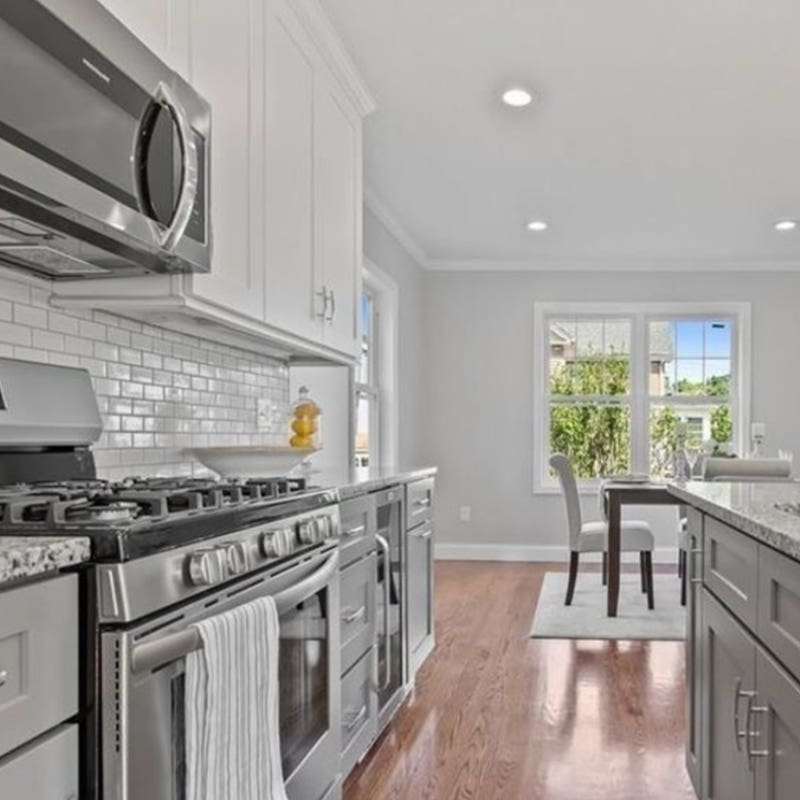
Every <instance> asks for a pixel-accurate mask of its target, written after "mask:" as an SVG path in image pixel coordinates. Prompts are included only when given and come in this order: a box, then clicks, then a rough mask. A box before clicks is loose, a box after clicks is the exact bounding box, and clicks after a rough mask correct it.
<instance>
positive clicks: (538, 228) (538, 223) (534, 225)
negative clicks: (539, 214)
mask: <svg viewBox="0 0 800 800" xmlns="http://www.w3.org/2000/svg"><path fill="white" fill-rule="evenodd" d="M527 227H528V230H529V231H535V232H536V233H541V232H542V231H546V230H547V223H546V222H545V221H544V220H543V219H532V220H531V221H530V222H529V223H528V226H527Z"/></svg>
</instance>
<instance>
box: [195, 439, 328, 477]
mask: <svg viewBox="0 0 800 800" xmlns="http://www.w3.org/2000/svg"><path fill="white" fill-rule="evenodd" d="M185 452H186V453H187V454H188V455H191V456H192V457H193V458H196V459H197V460H198V461H199V462H200V463H201V464H202V465H203V466H204V467H208V469H210V470H213V471H214V472H216V473H217V475H219V476H220V477H221V478H283V477H285V476H286V475H288V474H289V472H290V471H291V470H292V469H294V467H296V466H297V465H298V464H300V462H301V461H303V460H305V459H306V458H308V457H309V456H310V455H312V453H316V452H317V451H316V449H313V448H310V449H307V450H306V449H299V448H297V447H288V446H287V447H273V446H269V445H246V446H242V447H239V446H230V447H192V448H190V449H188V450H186V451H185Z"/></svg>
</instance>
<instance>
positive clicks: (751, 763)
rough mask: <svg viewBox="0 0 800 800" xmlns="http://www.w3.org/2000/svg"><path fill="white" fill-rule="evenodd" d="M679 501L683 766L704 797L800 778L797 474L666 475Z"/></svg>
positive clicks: (755, 796) (767, 792)
mask: <svg viewBox="0 0 800 800" xmlns="http://www.w3.org/2000/svg"><path fill="white" fill-rule="evenodd" d="M669 491H670V492H671V493H672V494H673V495H674V496H675V497H676V498H678V499H679V500H681V501H682V502H683V503H685V504H686V506H687V512H686V518H687V533H688V537H689V541H688V558H687V570H688V578H689V586H690V587H691V588H690V590H689V593H688V600H687V628H686V631H687V641H686V688H687V716H686V722H687V747H686V764H687V769H688V771H689V774H690V775H691V777H692V782H693V784H694V786H695V790H696V791H697V794H698V796H699V797H701V798H702V799H703V800H713V799H716V798H719V800H723V798H724V800H766V798H780V797H796V796H797V787H798V785H800V484H795V483H725V482H722V483H706V482H682V483H674V484H671V485H670V487H669Z"/></svg>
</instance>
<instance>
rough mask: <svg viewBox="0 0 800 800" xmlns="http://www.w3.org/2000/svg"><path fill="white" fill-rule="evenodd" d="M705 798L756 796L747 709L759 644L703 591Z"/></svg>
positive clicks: (725, 799)
mask: <svg viewBox="0 0 800 800" xmlns="http://www.w3.org/2000/svg"><path fill="white" fill-rule="evenodd" d="M702 626H703V683H704V687H705V691H704V701H705V702H704V707H703V719H704V720H705V722H706V723H707V724H706V726H705V731H704V733H703V751H702V763H703V781H702V797H703V800H752V798H753V796H754V786H755V780H754V776H753V773H752V771H751V769H750V764H749V763H748V759H747V756H746V754H745V746H744V745H745V743H744V741H743V738H744V737H743V736H742V733H741V732H742V731H743V730H744V725H745V717H746V708H747V705H748V703H749V702H750V701H751V700H752V697H753V696H754V695H753V693H754V692H755V688H756V646H755V642H754V641H753V639H752V638H751V637H750V636H749V635H748V634H747V632H746V631H745V629H744V628H743V627H742V626H741V625H740V624H739V623H738V622H736V620H735V619H734V618H733V616H732V615H731V614H730V613H729V612H728V611H727V610H726V609H725V608H724V607H723V606H722V605H721V604H720V603H719V602H718V601H717V600H716V599H715V598H714V596H713V595H712V594H711V593H710V592H708V590H703V622H702Z"/></svg>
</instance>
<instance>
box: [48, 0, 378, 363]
mask: <svg viewBox="0 0 800 800" xmlns="http://www.w3.org/2000/svg"><path fill="white" fill-rule="evenodd" d="M103 2H104V5H106V7H107V8H108V9H109V10H110V11H111V12H112V13H114V14H115V15H117V16H118V17H119V18H120V19H121V20H122V22H123V23H124V24H125V25H126V26H127V27H128V28H129V29H130V30H131V31H132V32H133V33H134V34H135V35H136V36H138V37H139V38H140V39H141V40H142V41H143V42H144V43H145V44H146V45H148V46H149V47H150V48H152V49H153V50H154V51H155V52H156V53H157V54H158V55H159V56H160V57H161V58H162V59H163V60H164V61H166V62H167V63H168V64H169V65H170V66H172V67H173V68H174V69H175V70H176V71H177V72H179V73H180V74H181V75H182V76H183V77H184V78H185V79H186V80H187V81H189V82H190V83H191V84H192V85H193V86H195V87H196V88H197V89H198V91H199V92H200V93H201V94H202V95H203V96H204V97H205V98H206V99H207V100H208V102H209V103H210V104H211V107H212V135H211V170H210V173H211V190H210V191H211V224H212V234H213V255H212V268H211V271H210V272H209V273H208V274H194V275H185V276H146V277H139V278H127V279H116V280H82V281H74V282H72V281H66V282H60V283H58V284H57V285H56V286H55V289H54V291H55V292H56V294H55V295H54V303H55V304H56V305H64V306H70V305H72V306H75V305H78V306H92V307H102V308H104V309H107V310H117V311H120V312H123V313H126V314H128V315H129V316H134V317H141V318H144V319H145V320H152V319H153V318H155V320H156V321H157V322H158V324H160V325H165V326H167V327H169V326H170V324H172V325H173V326H174V327H177V328H179V329H182V330H186V329H187V328H188V329H189V330H191V329H192V326H193V325H195V326H197V333H198V335H201V336H202V335H205V336H208V335H209V334H210V332H209V328H208V326H209V324H214V325H216V326H217V330H221V329H225V330H227V331H228V332H230V333H231V334H232V335H240V336H243V337H245V338H246V339H247V341H248V343H249V344H250V345H252V343H253V341H254V340H263V341H265V343H267V344H269V343H272V344H274V345H275V347H276V348H279V349H280V350H281V351H282V352H285V353H287V354H293V353H294V354H300V355H311V356H320V357H323V358H329V359H330V360H334V361H340V362H348V361H350V362H352V361H354V360H355V358H356V357H357V355H358V335H359V332H358V315H357V309H358V297H359V294H360V291H361V247H362V245H361V239H362V221H361V216H362V211H361V206H362V164H361V160H362V143H361V128H362V118H363V117H364V116H365V115H366V114H368V113H370V112H371V110H372V109H373V107H374V105H373V102H372V99H371V98H370V96H369V93H368V92H367V90H366V88H365V87H364V85H363V83H362V82H361V80H360V78H359V76H358V75H357V73H356V71H355V69H354V67H353V64H352V62H351V61H350V59H349V57H348V55H347V53H346V52H345V50H344V48H343V47H342V44H341V42H340V41H339V39H338V37H337V36H336V33H335V31H334V30H333V28H332V27H331V25H330V23H329V21H328V20H327V18H326V17H325V15H324V13H323V11H322V9H321V7H320V5H319V2H318V0H266V1H265V0H232V2H227V3H219V2H215V0H142V2H139V3H130V2H124V1H123V0H103ZM214 335H217V334H216V333H215V334H214Z"/></svg>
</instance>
